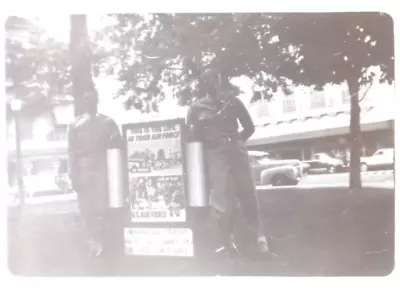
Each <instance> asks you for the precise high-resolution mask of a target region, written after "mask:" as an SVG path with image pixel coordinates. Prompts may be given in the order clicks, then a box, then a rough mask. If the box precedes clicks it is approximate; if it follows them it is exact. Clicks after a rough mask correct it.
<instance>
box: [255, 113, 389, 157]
mask: <svg viewBox="0 0 400 292" xmlns="http://www.w3.org/2000/svg"><path fill="white" fill-rule="evenodd" d="M349 122H350V113H349V112H343V111H338V112H333V113H332V112H331V113H329V114H327V113H325V114H320V115H317V116H308V117H304V116H303V117H299V118H296V119H295V118H292V119H286V120H275V121H270V122H268V123H266V124H264V125H261V126H258V127H257V128H256V133H255V134H254V135H253V137H252V138H251V139H250V140H249V142H248V148H249V149H251V150H260V151H267V152H269V153H270V154H271V157H274V158H277V159H301V160H308V159H310V158H311V156H312V155H313V154H315V153H318V152H325V153H329V154H331V155H332V156H339V155H341V153H343V152H346V150H348V149H349V148H350V147H349V146H350V145H349V139H348V138H349V132H350V130H349V126H348V125H349ZM361 131H362V148H361V149H360V150H361V153H362V155H363V156H368V155H372V154H373V153H374V152H375V151H376V150H377V149H379V148H386V147H387V148H390V147H394V122H393V119H390V116H389V117H388V116H387V115H386V116H385V117H383V118H382V117H379V116H378V115H377V113H376V109H375V108H374V107H369V108H365V109H363V111H362V115H361Z"/></svg>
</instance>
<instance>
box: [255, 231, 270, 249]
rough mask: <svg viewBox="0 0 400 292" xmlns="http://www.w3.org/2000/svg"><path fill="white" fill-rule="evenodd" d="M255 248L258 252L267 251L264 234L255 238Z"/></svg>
mask: <svg viewBox="0 0 400 292" xmlns="http://www.w3.org/2000/svg"><path fill="white" fill-rule="evenodd" d="M257 249H258V251H259V252H260V253H268V252H269V247H268V241H267V238H266V237H265V236H264V235H262V236H259V237H258V238H257Z"/></svg>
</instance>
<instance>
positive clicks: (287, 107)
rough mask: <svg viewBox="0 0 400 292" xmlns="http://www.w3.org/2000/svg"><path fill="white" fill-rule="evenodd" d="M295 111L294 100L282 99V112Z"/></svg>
mask: <svg viewBox="0 0 400 292" xmlns="http://www.w3.org/2000/svg"><path fill="white" fill-rule="evenodd" d="M295 111H296V101H295V99H294V98H284V99H283V112H284V113H286V114H288V113H293V112H295Z"/></svg>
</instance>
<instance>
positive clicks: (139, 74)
mask: <svg viewBox="0 0 400 292" xmlns="http://www.w3.org/2000/svg"><path fill="white" fill-rule="evenodd" d="M112 17H116V19H117V22H116V24H115V25H114V26H113V27H112V28H110V29H109V34H108V35H107V37H108V39H109V40H112V41H116V42H117V43H118V47H119V49H118V50H115V51H114V53H111V56H110V57H109V60H111V59H112V60H113V62H111V67H112V68H113V69H115V68H119V70H117V72H113V73H117V74H118V78H119V80H121V81H122V82H123V87H122V88H121V90H120V92H119V94H121V95H124V96H126V97H127V98H128V107H129V106H135V107H138V108H140V107H142V106H143V105H146V104H147V103H148V102H150V103H151V102H154V101H155V102H157V101H159V99H162V98H164V96H163V94H164V92H163V90H162V89H163V86H165V85H167V86H171V87H173V90H174V95H175V96H176V97H178V98H179V99H180V100H181V102H182V103H183V104H186V103H188V102H190V101H191V99H192V98H193V97H194V98H196V97H198V96H201V95H202V94H204V92H203V91H204V90H206V89H207V88H206V87H205V86H202V84H201V83H202V81H203V80H202V78H201V74H202V72H203V71H204V68H206V67H209V66H212V67H214V68H217V69H218V71H219V72H220V73H221V75H222V79H223V80H228V79H229V78H232V77H235V76H240V75H247V76H249V77H251V78H255V79H257V78H258V79H257V81H258V82H259V83H260V85H263V86H266V87H267V86H268V87H269V88H274V89H276V87H277V86H278V85H286V82H285V81H286V80H285V79H284V78H280V74H278V71H279V66H277V65H278V64H279V63H280V62H281V60H283V59H285V60H287V61H294V59H295V56H294V55H293V54H291V52H289V50H288V49H287V48H286V50H284V49H285V48H282V47H281V46H279V45H274V44H273V43H272V42H271V38H272V37H273V35H272V31H273V30H272V26H273V25H274V23H276V22H277V21H278V19H277V18H276V17H274V16H271V15H268V14H152V15H133V14H129V15H128V14H123V15H116V16H112ZM289 63H290V62H289ZM116 64H117V66H116ZM108 68H109V67H108ZM103 69H104V68H103ZM104 70H107V68H105V69H104ZM271 73H272V74H271ZM261 76H263V77H265V76H267V77H268V78H261ZM232 90H234V87H232V86H230V83H229V82H226V83H225V84H224V86H223V88H222V91H224V92H229V91H232Z"/></svg>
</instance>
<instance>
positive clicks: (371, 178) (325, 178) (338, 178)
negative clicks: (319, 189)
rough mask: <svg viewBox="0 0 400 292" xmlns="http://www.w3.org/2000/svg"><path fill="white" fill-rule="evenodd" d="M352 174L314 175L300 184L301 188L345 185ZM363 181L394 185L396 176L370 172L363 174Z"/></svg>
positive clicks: (382, 172) (391, 173) (387, 172)
mask: <svg viewBox="0 0 400 292" xmlns="http://www.w3.org/2000/svg"><path fill="white" fill-rule="evenodd" d="M349 178H350V174H349V173H348V172H345V173H333V174H331V173H326V174H312V175H306V176H305V177H304V178H303V179H302V180H301V181H300V183H299V186H306V185H329V184H332V185H335V184H337V185H345V184H347V185H348V183H349ZM361 181H362V183H364V184H371V183H382V184H386V185H388V184H393V185H394V176H393V171H390V170H389V171H369V172H363V173H361Z"/></svg>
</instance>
